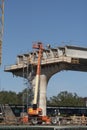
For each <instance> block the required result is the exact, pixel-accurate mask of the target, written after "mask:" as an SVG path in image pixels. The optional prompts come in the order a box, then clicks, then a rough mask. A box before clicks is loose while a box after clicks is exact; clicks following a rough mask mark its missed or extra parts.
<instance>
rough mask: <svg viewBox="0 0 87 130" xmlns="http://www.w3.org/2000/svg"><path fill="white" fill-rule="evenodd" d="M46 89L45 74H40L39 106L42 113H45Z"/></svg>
mask: <svg viewBox="0 0 87 130" xmlns="http://www.w3.org/2000/svg"><path fill="white" fill-rule="evenodd" d="M46 89H47V77H46V75H44V74H43V75H40V88H39V108H42V110H43V115H46V91H47V90H46Z"/></svg>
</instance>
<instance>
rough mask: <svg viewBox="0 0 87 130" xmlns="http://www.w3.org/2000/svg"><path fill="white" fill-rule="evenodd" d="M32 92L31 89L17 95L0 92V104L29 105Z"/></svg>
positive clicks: (9, 92) (10, 92)
mask: <svg viewBox="0 0 87 130" xmlns="http://www.w3.org/2000/svg"><path fill="white" fill-rule="evenodd" d="M31 94H32V91H31V89H24V90H23V91H22V92H19V93H18V94H17V93H16V92H12V91H1V92H0V104H27V103H28V104H30V103H31V101H32V99H31Z"/></svg>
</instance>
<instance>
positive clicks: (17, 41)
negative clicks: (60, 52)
mask: <svg viewBox="0 0 87 130" xmlns="http://www.w3.org/2000/svg"><path fill="white" fill-rule="evenodd" d="M34 41H41V42H42V43H44V46H45V45H46V44H48V43H49V44H51V46H52V47H56V46H64V45H66V44H68V45H76V46H83V47H86V48H87V0H5V21H4V36H3V50H2V65H1V67H0V90H8V91H10V90H11V91H15V92H20V91H22V90H23V89H24V88H25V87H26V86H25V85H24V80H23V79H22V78H20V77H13V75H12V74H11V73H7V72H4V67H5V65H11V64H15V63H16V57H17V55H18V54H23V53H27V52H30V51H32V43H33V42H34ZM61 91H68V92H72V93H74V92H76V93H77V94H78V95H79V96H83V97H85V96H87V73H86V72H75V71H73V72H71V71H62V72H60V73H57V74H56V75H54V76H53V77H52V78H51V79H50V81H49V83H48V87H47V96H48V97H50V96H53V95H57V94H58V93H60V92H61Z"/></svg>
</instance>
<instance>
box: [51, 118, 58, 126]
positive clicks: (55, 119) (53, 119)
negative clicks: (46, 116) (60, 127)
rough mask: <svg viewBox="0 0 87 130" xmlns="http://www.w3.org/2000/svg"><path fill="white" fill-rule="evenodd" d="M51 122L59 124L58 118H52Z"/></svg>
mask: <svg viewBox="0 0 87 130" xmlns="http://www.w3.org/2000/svg"><path fill="white" fill-rule="evenodd" d="M51 122H52V124H53V125H55V124H57V118H56V117H52V118H51Z"/></svg>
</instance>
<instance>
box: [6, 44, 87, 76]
mask: <svg viewBox="0 0 87 130" xmlns="http://www.w3.org/2000/svg"><path fill="white" fill-rule="evenodd" d="M37 58H38V51H35V52H31V53H26V54H22V55H18V56H17V62H16V64H14V65H10V66H6V67H5V71H6V72H12V73H15V72H16V70H19V69H22V68H23V67H24V68H25V67H27V65H29V64H30V65H33V66H35V65H37ZM55 63H65V64H67V66H68V67H67V68H66V69H67V70H68V69H69V70H77V71H87V48H83V47H76V46H65V47H58V48H49V49H44V52H43V56H42V61H41V65H42V66H44V65H50V64H55ZM15 75H16V73H15Z"/></svg>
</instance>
